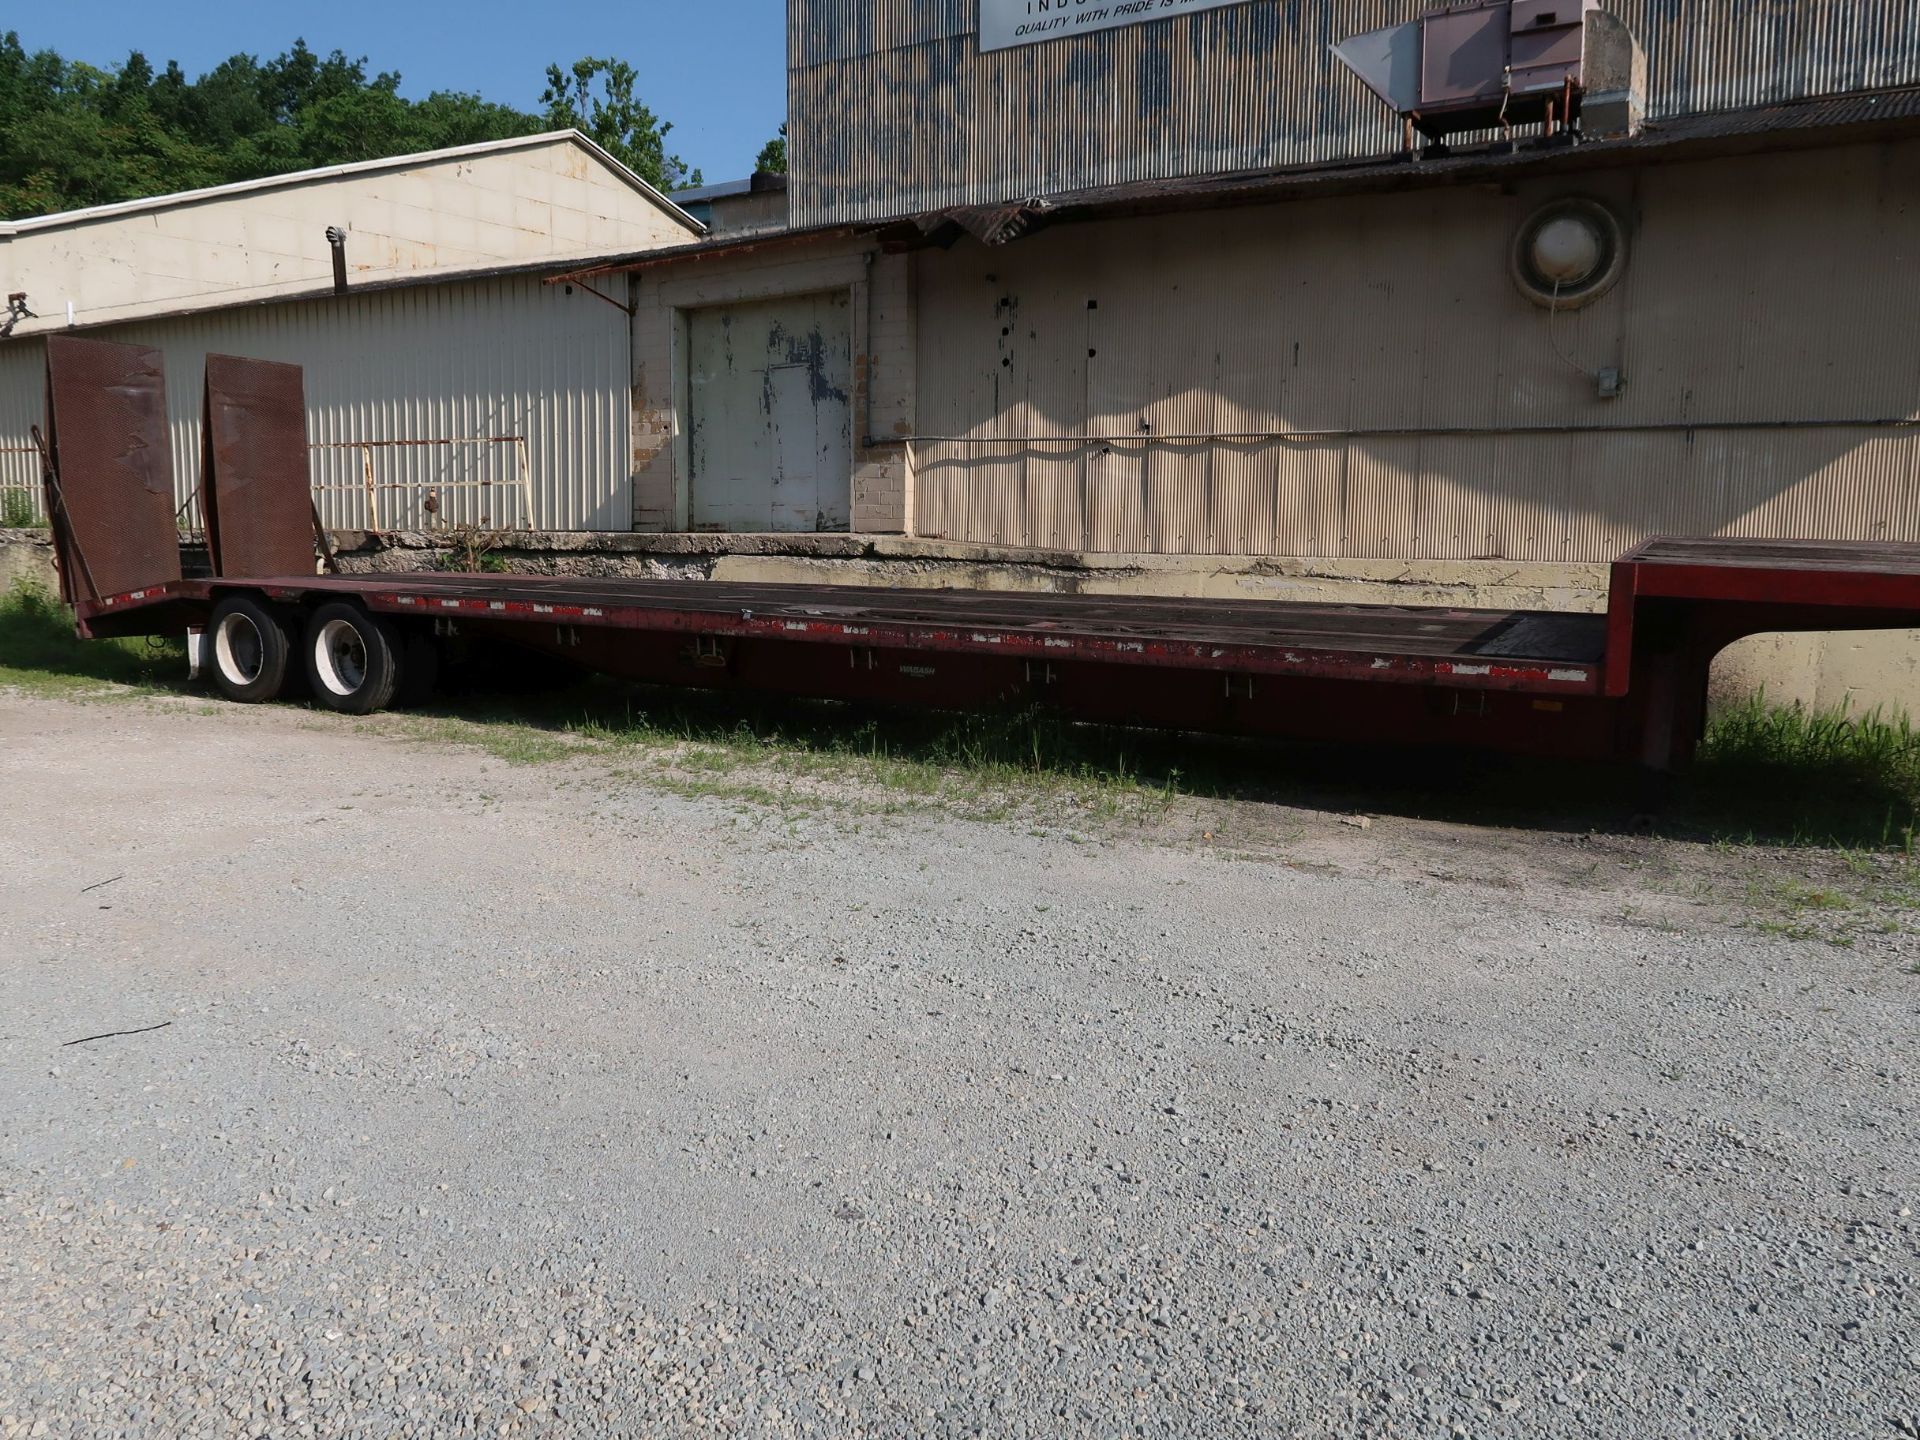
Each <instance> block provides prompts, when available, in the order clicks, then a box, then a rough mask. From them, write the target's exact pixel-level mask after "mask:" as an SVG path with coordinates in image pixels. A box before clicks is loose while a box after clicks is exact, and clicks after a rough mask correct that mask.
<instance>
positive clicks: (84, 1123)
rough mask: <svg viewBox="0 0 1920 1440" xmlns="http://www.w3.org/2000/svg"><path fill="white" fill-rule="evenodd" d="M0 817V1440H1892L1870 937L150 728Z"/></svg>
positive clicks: (1906, 1289)
mask: <svg viewBox="0 0 1920 1440" xmlns="http://www.w3.org/2000/svg"><path fill="white" fill-rule="evenodd" d="M0 786H4V789H3V790H0V793H4V795H5V796H6V803H5V814H6V817H7V821H8V823H7V824H6V826H5V828H4V833H3V834H0V1093H4V1095H5V1097H6V1100H7V1103H6V1105H5V1107H4V1122H3V1124H0V1188H3V1191H4V1193H3V1194H0V1202H3V1203H0V1436H4V1437H7V1440H11V1437H15V1436H20V1435H31V1436H42V1435H52V1436H67V1435H75V1436H78V1435H87V1436H93V1435H127V1436H142V1437H145V1436H166V1437H176V1436H203V1435H204V1436H213V1435H220V1436H226V1435H254V1436H274V1437H280V1436H296V1435H299V1436H304V1435H314V1436H363V1435H364V1436H376V1435H378V1436H385V1435H409V1436H416V1435H417V1436H428V1435H431V1436H441V1435H456V1436H458V1435H470V1434H471V1435H480V1434H485V1435H498V1434H508V1435H580V1436H602V1435H607V1436H617V1435H635V1436H640V1435H645V1436H678V1435H695V1434H717V1435H732V1434H739V1435H750V1436H784V1435H814V1436H835V1437H838V1436H872V1437H901V1436H919V1435H930V1436H962V1435H983V1436H1036V1437H1074V1436H1093V1437H1119V1436H1194V1437H1208V1440H1212V1437H1229V1436H1293V1435H1300V1436H1341V1437H1348V1436H1362V1435H1364V1436H1407V1437H1429V1436H1448V1435H1469V1436H1475V1437H1500V1436H1512V1437H1545V1436H1569V1437H1573V1436H1578V1437H1581V1440H1593V1437H1613V1436H1618V1437H1655V1436H1658V1437H1666V1436H1694V1435H1701V1436H1783V1437H1784V1436H1792V1437H1824V1436H1836V1437H1838V1436H1845V1437H1861V1436H1907V1437H1914V1436H1916V1435H1920V1315H1917V1314H1916V1311H1917V1310H1920V1294H1917V1293H1916V1284H1917V1283H1920V1276H1917V1274H1916V1269H1917V1267H1916V1258H1917V1257H1920V1220H1917V1219H1916V1217H1915V1215H1914V1213H1913V1211H1914V1208H1915V1207H1916V1206H1920V1144H1917V1143H1916V1140H1917V1136H1916V1131H1917V1130H1920V1121H1916V1105H1915V1100H1916V1084H1915V1071H1914V1042H1915V1036H1916V1032H1917V1027H1916V1024H1915V1020H1916V1010H1917V1009H1920V975H1916V974H1915V973H1913V961H1914V959H1915V952H1914V950H1913V948H1912V944H1913V942H1912V940H1911V938H1910V937H1908V936H1904V935H1897V934H1896V935H1889V936H1885V937H1877V936H1868V937H1864V938H1863V939H1862V940H1861V941H1860V942H1859V943H1857V944H1855V945H1853V946H1852V947H1851V948H1840V947H1836V946H1833V945H1828V944H1823V943H1819V942H1817V941H1807V940H1795V939H1790V938H1784V937H1780V936H1774V935H1765V934H1761V933H1758V932H1757V931H1755V930H1753V929H1751V928H1746V927H1742V926H1741V925H1739V924H1737V923H1731V922H1730V921H1729V919H1728V918H1727V917H1726V916H1725V915H1724V914H1720V913H1708V912H1706V911H1704V910H1702V909H1700V908H1699V907H1697V906H1692V905H1689V904H1688V903H1686V902H1684V901H1683V900H1675V899H1674V897H1673V895H1672V893H1671V887H1668V888H1666V889H1662V888H1660V887H1659V886H1657V885H1655V884H1654V883H1653V882H1652V881H1650V880H1649V881H1643V880H1640V879H1636V878H1635V877H1636V876H1638V875H1642V874H1653V873H1655V872H1658V871H1659V870H1660V869H1661V867H1662V865H1670V863H1671V855H1670V854H1669V853H1668V852H1666V851H1662V850H1660V849H1658V848H1657V842H1644V843H1645V845H1646V847H1647V848H1646V849H1644V850H1635V849H1633V848H1632V847H1633V846H1635V845H1638V844H1641V843H1642V842H1632V841H1618V842H1609V846H1603V847H1601V848H1600V849H1599V850H1598V851H1597V852H1596V851H1594V850H1593V848H1592V847H1591V846H1590V845H1589V846H1587V848H1585V849H1583V848H1582V846H1583V843H1584V842H1582V841H1580V840H1579V839H1578V837H1568V836H1557V835H1552V834H1546V833H1542V834H1537V835H1511V834H1508V835H1488V834H1480V833H1475V832H1469V831H1466V830H1464V829H1462V830H1458V831H1449V830H1448V829H1447V827H1444V826H1439V825H1434V824H1427V823H1420V824H1416V823H1413V822H1403V821H1395V820H1391V819H1382V820H1380V821H1378V822H1376V823H1375V824H1374V825H1373V826H1372V827H1371V828H1369V829H1366V830H1360V829H1356V828H1353V827H1350V826H1343V825H1341V824H1340V823H1339V822H1338V819H1337V817H1333V816H1327V815H1318V814H1313V813H1309V812H1290V813H1281V812H1278V811H1274V810H1273V808H1272V807H1245V810H1244V811H1243V812H1241V813H1239V814H1238V815H1237V817H1236V818H1233V819H1231V820H1229V821H1225V822H1216V823H1229V824H1240V825H1244V826H1246V827H1248V828H1249V829H1252V828H1260V827H1264V831H1263V833H1267V834H1269V835H1272V836H1278V837H1280V838H1278V839H1276V840H1274V841H1273V842H1272V843H1269V844H1266V845H1264V846H1263V847H1239V848H1233V847H1226V846H1222V845H1219V844H1214V843H1206V842H1205V837H1204V836H1196V835H1195V834H1194V833H1193V832H1191V831H1187V830H1182V829H1180V827H1179V826H1177V825H1174V826H1169V827H1167V828H1166V829H1164V830H1160V831H1151V832H1149V831H1139V830H1124V829H1121V828H1118V827H1108V828H1107V829H1105V830H1103V829H1102V828H1101V827H1100V826H1098V825H1097V824H1089V825H1087V826H1085V827H1082V828H1080V829H1078V830H1075V831H1072V832H1071V833H1068V832H1066V831H1063V830H1062V829H1061V828H1060V827H1056V826H1047V825H1035V824H1031V823H1029V822H1027V821H1024V820H1022V821H1018V822H1015V821H1000V822H996V823H984V822H980V821H972V820H965V819H957V818H952V817H942V816H940V815H937V814H932V815H929V814H910V815H906V816H894V817H889V816H885V815H881V814H877V813H875V810H874V808H873V807H863V806H860V805H854V804H849V805H848V806H847V807H846V808H845V809H844V810H836V809H835V808H834V807H833V806H831V805H827V806H824V807H816V808H815V809H813V810H811V811H809V812H808V813H806V814H798V815H797V814H792V813H782V812H780V811H778V810H771V809H768V808H767V807H764V806H754V805H747V804H741V803H738V802H729V801H726V800H723V799H716V798H713V797H710V796H706V797H703V796H688V795H685V794H674V793H669V792H667V791H665V790H662V789H659V788H657V787H654V788H650V787H649V786H647V785H646V784H644V783H641V782H639V781H636V780H633V779H631V778H623V777H621V776H619V775H616V774H613V773H610V772H608V771H607V770H606V769H604V768H603V767H602V766H600V765H599V764H598V763H597V762H593V761H588V760H583V761H581V762H580V763H577V764H573V763H565V762H563V763H559V764H546V765H520V766H515V765H510V764H507V763H504V762H503V761H500V760H497V759H492V758H488V757H487V756H485V755H484V754H481V753H479V752H476V751H474V750H472V749H465V748H460V747H456V746H449V745H444V744H426V743H421V742H419V741H418V740H409V739H406V738H404V735H403V733H402V731H401V730H400V729H399V728H398V727H397V725H395V726H387V727H385V728H383V727H382V726H380V725H375V726H371V727H368V726H361V725H356V724H354V723H352V722H346V721H338V720H334V719H331V718H328V717H322V716H318V715H315V714H312V713H310V712H307V711H304V710H300V709H269V710H259V711H248V710H239V709H229V708H221V709H215V710H207V709H205V708H204V707H201V706H199V705H197V704H195V703H192V702H183V701H172V702H140V703H126V702H121V703H111V704H106V703H96V704H75V703H70V702H62V701H54V700H50V699H36V698H26V697H22V696H12V697H5V696H0ZM1255 810H1259V811H1260V812H1261V813H1259V814H1255V813H1253V812H1254V811H1255ZM1609 847H1610V848H1609ZM1623 847H1625V848H1623ZM1663 856H1664V857H1666V858H1664V859H1663V858H1662V857H1663ZM1583 857H1585V858H1583ZM1596 857H1597V858H1596ZM1602 862H1604V863H1602ZM1687 863H1688V864H1689V865H1693V866H1700V867H1708V868H1711V867H1713V866H1722V865H1723V866H1729V867H1731V866H1739V865H1751V864H1753V863H1757V862H1755V861H1753V859H1752V857H1745V856H1741V855H1739V854H1737V853H1731V854H1726V855H1714V854H1702V855H1698V856H1693V857H1691V858H1690V859H1688V861H1687ZM1596 873H1597V875H1598V878H1593V877H1594V876H1595V874H1596ZM1582 877H1587V878H1582ZM1636 887H1644V893H1643V891H1642V889H1641V888H1636ZM161 1022H166V1024H165V1028H161V1029H154V1030H148V1031H145V1032H144V1033H140V1034H131V1035H122V1036H117V1037H113V1038H107V1039H100V1040H94V1041H91V1042H89V1043H87V1044H82V1045H67V1044H64V1043H63V1042H67V1041H71V1040H74V1039H77V1038H80V1037H84V1036H90V1035H95V1034H98V1033H99V1032H103V1031H115V1030H133V1029H136V1028H138V1027H144V1026H153V1025H158V1024H160V1023H161Z"/></svg>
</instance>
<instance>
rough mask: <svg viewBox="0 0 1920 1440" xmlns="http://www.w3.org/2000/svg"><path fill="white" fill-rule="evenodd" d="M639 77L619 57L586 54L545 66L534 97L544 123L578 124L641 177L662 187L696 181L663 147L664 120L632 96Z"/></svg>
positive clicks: (577, 127) (668, 127)
mask: <svg viewBox="0 0 1920 1440" xmlns="http://www.w3.org/2000/svg"><path fill="white" fill-rule="evenodd" d="M638 79H639V76H638V75H637V74H636V73H635V71H634V68H633V66H631V65H629V64H628V63H627V62H626V61H624V60H603V59H594V58H592V57H586V58H582V59H579V60H576V61H574V62H573V65H572V68H571V69H569V70H562V69H561V68H560V67H559V66H558V65H549V66H548V67H547V88H546V90H545V91H544V92H542V94H541V96H540V103H541V104H542V105H545V106H546V107H547V123H548V124H550V125H552V126H553V127H554V128H556V129H562V130H578V131H579V132H580V133H581V134H583V135H585V136H586V137H587V138H588V139H590V140H592V141H593V142H594V143H595V144H596V145H598V146H599V147H600V148H601V149H603V150H605V151H606V152H607V153H608V154H610V155H612V156H613V157H614V158H615V159H616V160H618V161H620V163H621V164H623V165H625V166H626V167H627V168H628V169H629V170H631V171H633V172H634V174H636V175H638V176H640V177H641V178H642V179H643V180H646V181H649V182H650V183H652V184H654V185H657V186H659V187H660V188H661V189H662V190H677V189H680V188H682V187H684V186H687V185H698V184H700V183H701V182H700V172H699V171H698V170H689V169H688V168H687V166H686V164H685V162H684V161H682V160H681V159H680V157H679V156H678V155H669V154H668V153H667V145H666V141H667V132H669V131H670V130H672V129H673V125H672V122H670V121H664V120H662V119H660V117H659V116H657V115H655V114H654V113H653V111H651V110H649V109H648V108H647V107H646V106H645V105H643V104H642V103H641V102H640V101H639V100H637V99H636V98H634V93H633V87H634V82H635V81H636V80H638Z"/></svg>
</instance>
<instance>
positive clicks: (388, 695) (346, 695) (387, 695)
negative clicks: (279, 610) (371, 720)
mask: <svg viewBox="0 0 1920 1440" xmlns="http://www.w3.org/2000/svg"><path fill="white" fill-rule="evenodd" d="M404 646H405V641H404V640H402V638H401V636H400V632H399V630H398V628H397V627H395V625H394V624H393V622H392V621H390V620H385V619H382V618H381V617H380V616H378V615H373V614H369V613H368V612H367V611H365V610H362V609H361V608H360V607H359V606H357V605H349V604H347V603H346V602H345V601H343V600H335V601H332V602H330V603H328V604H325V605H322V606H321V607H320V608H319V609H318V610H316V611H314V612H313V618H312V619H311V620H309V621H308V622H307V636H306V644H305V646H304V647H303V648H304V653H305V656H306V662H307V680H308V682H309V684H311V685H312V687H313V698H314V699H316V700H318V701H319V702H320V703H321V704H322V705H324V706H326V708H327V709H329V710H337V711H339V712H340V713H341V714H343V715H370V714H372V713H373V712H374V711H375V710H380V709H384V708H385V707H386V706H387V705H388V704H389V703H391V702H392V700H393V694H394V691H395V690H397V689H399V687H400V668H401V655H402V654H403V652H404Z"/></svg>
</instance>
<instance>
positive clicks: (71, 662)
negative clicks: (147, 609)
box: [0, 580, 187, 695]
mask: <svg viewBox="0 0 1920 1440" xmlns="http://www.w3.org/2000/svg"><path fill="white" fill-rule="evenodd" d="M186 669H187V662H186V643H185V641H184V640H154V639H149V638H146V637H140V638H134V639H124V640H82V639H81V638H80V637H79V636H78V635H76V634H75V633H74V629H73V612H72V611H70V610H68V609H67V607H66V605H65V604H63V603H62V602H61V600H60V599H59V597H58V596H56V595H54V594H53V593H51V592H50V591H49V590H47V588H46V587H45V586H43V585H37V584H34V583H32V582H30V581H24V580H16V581H15V582H14V583H13V585H12V586H11V587H10V588H9V589H8V590H7V592H6V593H5V594H4V595H0V685H7V686H12V687H13V688H15V689H20V690H29V691H33V692H35V693H38V694H59V695H77V694H84V693H87V692H89V691H95V692H97V691H98V690H99V689H100V688H101V685H102V683H103V682H105V683H111V684H116V685H126V686H131V687H134V688H135V689H137V690H141V691H153V690H162V689H164V690H177V689H178V688H179V687H180V685H181V684H182V683H183V682H184V680H185V677H186Z"/></svg>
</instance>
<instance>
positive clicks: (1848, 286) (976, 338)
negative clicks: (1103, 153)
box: [913, 142, 1920, 562]
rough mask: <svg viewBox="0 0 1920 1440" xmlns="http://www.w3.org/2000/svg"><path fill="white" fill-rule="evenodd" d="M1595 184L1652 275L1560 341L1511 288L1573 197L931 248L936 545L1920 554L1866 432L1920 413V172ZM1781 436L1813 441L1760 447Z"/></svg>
mask: <svg viewBox="0 0 1920 1440" xmlns="http://www.w3.org/2000/svg"><path fill="white" fill-rule="evenodd" d="M1581 188H1582V190H1583V192H1585V193H1596V192H1597V193H1599V194H1601V195H1602V196H1603V197H1604V198H1606V199H1607V200H1608V201H1609V202H1610V203H1611V204H1613V205H1614V206H1615V207H1616V209H1617V210H1619V211H1620V212H1621V213H1623V214H1624V215H1626V216H1628V217H1629V218H1630V223H1631V226H1632V240H1631V252H1630V256H1629V260H1628V266H1627V270H1626V273H1625V276H1624V278H1623V279H1622V281H1621V283H1620V284H1619V285H1618V286H1617V287H1616V288H1615V289H1614V290H1613V291H1612V292H1610V293H1609V294H1608V295H1606V296H1605V297H1603V298H1602V299H1600V300H1599V301H1597V302H1596V303H1594V304H1593V305H1592V306H1591V307H1589V308H1587V309H1585V310H1581V311H1577V312H1572V313H1566V312H1562V313H1559V314H1557V315H1554V316H1553V317H1552V318H1551V319H1549V315H1548V312H1546V311H1544V310H1542V309H1539V308H1536V307H1535V306H1533V305H1532V304H1530V303H1528V302H1527V301H1526V300H1524V299H1523V298H1522V297H1521V296H1520V295H1519V294H1518V292H1517V291H1516V290H1515V289H1514V287H1513V285H1512V283H1511V281H1510V279H1509V277H1508V274H1507V268H1506V257H1507V247H1508V244H1509V241H1510V237H1511V235H1512V233H1513V231H1514V229H1515V227H1516V226H1517V225H1518V224H1519V222H1520V220H1521V219H1522V218H1523V217H1524V216H1525V215H1526V214H1527V213H1528V212H1529V211H1530V210H1531V208H1532V207H1533V206H1534V205H1535V204H1537V203H1539V202H1540V201H1541V200H1543V199H1546V198H1548V197H1550V196H1551V195H1553V194H1555V193H1557V190H1556V188H1555V187H1554V186H1552V185H1550V184H1546V183H1539V184H1532V185H1529V186H1525V187H1520V188H1519V190H1518V193H1514V194H1500V193H1497V192H1494V191H1492V190H1486V191H1465V190H1455V189H1449V190H1445V191H1431V192H1422V193H1412V194H1403V195H1393V196H1376V197H1367V198H1354V199H1343V200H1324V201H1310V202H1299V203H1293V204H1283V205H1274V206H1269V207H1265V208H1261V209H1249V210H1236V211H1227V212H1217V213H1210V214H1207V215H1205V216H1204V217H1199V218H1197V219H1182V218H1180V217H1173V216H1169V217H1160V218H1154V219H1141V220H1124V221H1112V222H1104V223H1099V224H1085V225H1071V226H1061V227H1058V228H1057V229H1053V230H1048V231H1044V232H1042V233H1040V234H1038V235H1036V236H1033V237H1031V238H1029V239H1025V240H1019V241H1016V242H1014V243H1012V244H1010V245H1005V246H1002V247H998V248H996V249H993V250H987V249H984V248H982V247H980V246H977V245H974V244H973V243H972V242H963V244H962V245H961V246H957V247H955V249H953V250H952V251H949V252H944V253H942V252H934V251H928V252H922V253H921V254H920V255H919V256H918V257H916V258H917V263H918V266H919V274H918V290H919V296H920V315H919V335H920V344H919V351H918V356H917V367H918V386H917V414H916V417H915V424H914V429H915V431H916V432H917V433H918V434H919V435H920V436H922V437H926V438H922V439H920V440H918V441H917V442H916V443H915V446H914V481H913V483H914V486H915V509H914V514H915V517H916V518H915V530H916V532H918V533H920V534H924V535H929V536H944V537H946V538H949V539H954V540H967V541H979V542H984V543H994V544H1003V545H1039V546H1050V547H1064V548H1070V549H1088V550H1101V551H1160V552H1200V553H1220V554H1272V555H1287V556H1307V557H1374V558H1389V559H1391V558H1406V559H1416V558H1418V559H1467V558H1504V559H1511V560H1546V561H1576V562H1594V561H1603V560H1607V559H1611V558H1612V557H1613V556H1614V555H1616V554H1618V553H1619V552H1620V551H1621V550H1622V549H1624V548H1626V547H1627V546H1628V545H1631V544H1633V543H1635V542H1637V541H1638V540H1640V539H1642V538H1644V537H1645V536H1647V535H1649V534H1655V533H1666V534H1713V533H1728V534H1740V535H1767V536H1791V535H1803V536H1815V537H1828V536H1830V537H1836V538H1838V537H1845V538H1859V539H1899V540H1920V504H1917V503H1916V502H1917V501H1920V493H1917V491H1920V468H1917V465H1920V460H1917V457H1920V430H1915V429H1911V428H1904V429H1903V428H1898V427H1891V426H1883V425H1848V424H1845V423H1839V422H1847V421H1856V420H1858V421H1865V420H1881V419H1896V418H1900V419H1910V418H1913V417H1914V416H1916V414H1920V408H1917V407H1920V345H1916V344H1915V341H1914V336H1915V335H1916V334H1920V268H1917V267H1916V266H1915V263H1914V257H1915V256H1917V255H1920V205H1916V204H1915V203H1914V196H1916V195H1920V142H1903V143H1900V144H1887V145H1875V146H1858V147H1850V148H1846V149H1836V150H1829V151H1823V152H1799V153H1792V154H1783V155H1775V156H1756V157H1750V158H1746V159H1740V160H1721V161H1714V162H1704V163H1698V164H1688V165H1672V166H1663V167H1655V168H1649V169H1647V170H1645V171H1642V172H1639V173H1638V174H1634V173H1615V174H1609V175H1607V176H1605V177H1583V185H1582V187H1581ZM1602 366H1617V367H1619V368H1621V369H1622V370H1623V371H1624V373H1625V375H1626V379H1627V390H1626V393H1625V395H1624V397H1622V398H1620V399H1616V400H1603V399H1600V398H1599V397H1598V395H1597V393H1596V385H1595V383H1594V381H1593V379H1592V378H1591V375H1590V374H1587V373H1583V372H1591V371H1593V370H1596V369H1598V368H1599V367H1602ZM1576 367H1578V368H1576ZM1756 423H1757V424H1761V425H1767V426H1775V425H1779V424H1783V423H1784V424H1785V426H1786V428H1766V429H1751V428H1749V429H1742V428H1733V427H1738V426H1744V425H1753V424H1756ZM1553 427H1570V428H1571V427H1578V428H1571V433H1560V432H1559V431H1557V430H1555V429H1553ZM1382 431H1401V432H1404V431H1416V432H1423V433H1414V434H1406V433H1400V434H1382V433H1380V432H1382ZM1264 432H1289V435H1290V438H1275V437H1274V436H1273V435H1272V434H1271V433H1264ZM1301 432H1335V433H1323V434H1317V435H1308V434H1302V433H1301ZM1529 432H1531V433H1529ZM1543 432H1544V433H1543ZM943 437H952V438H943ZM1085 437H1097V438H1094V439H1087V438H1085ZM1181 437H1197V438H1181Z"/></svg>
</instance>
